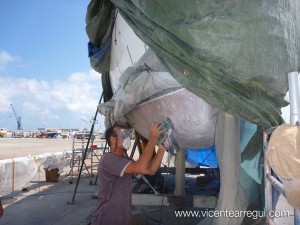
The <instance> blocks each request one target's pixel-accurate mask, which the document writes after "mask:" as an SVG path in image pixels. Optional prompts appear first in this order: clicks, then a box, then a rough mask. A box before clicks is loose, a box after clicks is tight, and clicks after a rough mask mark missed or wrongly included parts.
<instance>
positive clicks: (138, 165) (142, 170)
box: [125, 123, 164, 175]
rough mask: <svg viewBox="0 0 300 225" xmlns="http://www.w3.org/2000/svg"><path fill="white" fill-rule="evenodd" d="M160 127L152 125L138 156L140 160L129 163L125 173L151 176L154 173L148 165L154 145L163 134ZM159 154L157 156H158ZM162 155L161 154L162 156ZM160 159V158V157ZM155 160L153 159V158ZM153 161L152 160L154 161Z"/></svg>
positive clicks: (155, 124)
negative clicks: (146, 142)
mask: <svg viewBox="0 0 300 225" xmlns="http://www.w3.org/2000/svg"><path fill="white" fill-rule="evenodd" d="M161 128H162V125H160V126H159V125H158V124H157V123H152V124H151V127H150V137H149V141H148V144H147V146H146V148H145V151H144V152H143V154H142V155H141V156H140V158H139V159H138V160H137V161H136V162H131V163H130V164H129V165H128V166H127V168H126V169H125V173H131V174H135V173H137V174H149V175H153V174H154V173H155V172H156V171H154V172H153V170H152V169H151V168H149V163H150V161H151V158H152V155H153V152H154V150H155V144H156V141H157V138H158V137H159V135H160V134H161V133H162V132H164V130H161ZM160 155H161V154H159V156H160ZM162 155H163V154H162ZM161 158H162V156H161ZM154 159H155V158H154ZM154 159H153V160H154Z"/></svg>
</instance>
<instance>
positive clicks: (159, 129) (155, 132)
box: [149, 123, 166, 141]
mask: <svg viewBox="0 0 300 225" xmlns="http://www.w3.org/2000/svg"><path fill="white" fill-rule="evenodd" d="M163 127H164V126H163V124H160V125H159V124H158V123H152V124H151V126H150V135H149V140H155V141H156V140H157V138H158V137H159V135H160V134H162V133H163V132H165V131H166V129H163Z"/></svg>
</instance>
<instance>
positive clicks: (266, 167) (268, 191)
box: [263, 128, 272, 219]
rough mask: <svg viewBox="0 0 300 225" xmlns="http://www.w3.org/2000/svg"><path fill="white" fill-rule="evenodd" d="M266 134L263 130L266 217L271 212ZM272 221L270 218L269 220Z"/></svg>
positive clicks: (270, 185)
mask: <svg viewBox="0 0 300 225" xmlns="http://www.w3.org/2000/svg"><path fill="white" fill-rule="evenodd" d="M268 134H269V130H268V129H267V128H264V131H263V151H264V180H265V211H266V215H270V213H269V212H270V211H272V184H271V182H269V180H268V179H267V174H271V167H270V165H269V162H268V159H267V149H268V141H267V139H268ZM270 219H272V218H270Z"/></svg>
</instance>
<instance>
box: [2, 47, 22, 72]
mask: <svg viewBox="0 0 300 225" xmlns="http://www.w3.org/2000/svg"><path fill="white" fill-rule="evenodd" d="M19 60H20V57H19V56H13V55H11V54H10V53H8V52H7V51H5V50H0V69H3V68H4V67H5V66H6V65H7V64H8V63H10V62H14V61H19Z"/></svg>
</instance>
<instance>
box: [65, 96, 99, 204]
mask: <svg viewBox="0 0 300 225" xmlns="http://www.w3.org/2000/svg"><path fill="white" fill-rule="evenodd" d="M102 98H103V93H102V95H101V98H100V100H99V103H98V106H97V110H96V113H95V116H94V119H93V124H92V127H91V130H90V135H89V139H88V141H87V143H86V147H85V151H84V155H83V160H82V163H81V167H80V171H79V175H78V178H77V182H76V186H75V190H74V194H73V197H72V201H71V202H68V204H74V200H75V195H76V192H77V188H78V184H79V180H80V177H81V172H82V168H83V165H84V160H85V158H86V155H87V151H88V149H89V144H90V140H91V137H92V135H93V131H94V126H95V123H96V118H97V115H98V111H99V105H100V103H101V101H102Z"/></svg>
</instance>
